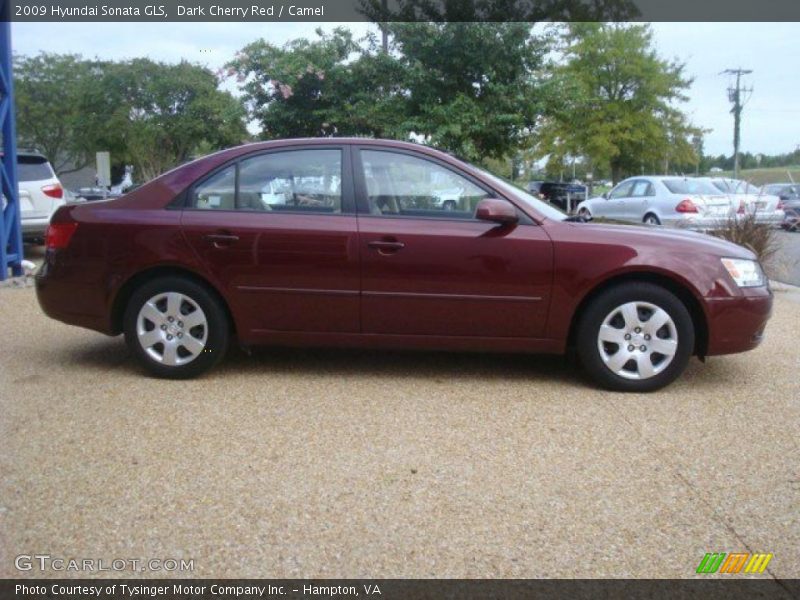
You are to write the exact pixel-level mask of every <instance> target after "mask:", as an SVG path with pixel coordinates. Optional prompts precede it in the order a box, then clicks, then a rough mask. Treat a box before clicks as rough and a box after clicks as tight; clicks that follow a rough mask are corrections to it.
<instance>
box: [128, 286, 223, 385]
mask: <svg viewBox="0 0 800 600" xmlns="http://www.w3.org/2000/svg"><path fill="white" fill-rule="evenodd" d="M229 329H230V328H229V325H228V319H227V315H226V313H225V310H224V308H223V307H222V305H221V303H220V301H219V300H218V299H217V297H216V296H215V295H214V294H212V293H211V292H210V291H209V290H208V289H207V288H206V287H205V286H203V285H201V284H199V283H197V282H195V281H193V280H191V279H188V278H184V277H164V278H159V279H155V280H152V281H149V282H147V283H145V284H144V285H142V286H141V287H140V288H138V289H137V290H136V291H135V292H134V293H133V294H132V296H131V298H130V301H129V302H128V305H127V308H126V310H125V315H124V330H125V341H126V342H127V344H128V347H129V348H130V350H131V352H132V353H133V355H134V356H135V357H136V359H137V360H138V361H139V363H140V364H141V365H142V366H144V368H145V369H147V370H148V371H149V372H150V373H152V374H153V375H156V376H157V377H168V378H173V379H185V378H188V377H195V376H197V375H199V374H201V373H203V372H204V371H207V370H208V369H210V368H211V367H213V366H214V365H215V364H217V362H219V361H220V360H221V359H222V357H223V356H224V355H225V351H226V350H227V347H228V338H229Z"/></svg>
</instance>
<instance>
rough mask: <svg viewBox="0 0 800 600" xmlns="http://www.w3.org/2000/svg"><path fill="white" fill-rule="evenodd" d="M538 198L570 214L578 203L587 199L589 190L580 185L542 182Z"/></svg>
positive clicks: (563, 182)
mask: <svg viewBox="0 0 800 600" xmlns="http://www.w3.org/2000/svg"><path fill="white" fill-rule="evenodd" d="M539 197H540V198H542V199H543V200H546V201H547V202H549V203H550V204H553V205H555V206H557V207H558V208H560V209H561V210H563V211H564V212H569V213H571V212H573V210H574V209H575V207H576V206H577V205H578V203H580V202H583V201H584V200H586V199H587V198H588V197H589V188H587V187H586V186H585V185H583V184H580V183H570V182H567V181H544V182H542V185H541V186H540V187H539Z"/></svg>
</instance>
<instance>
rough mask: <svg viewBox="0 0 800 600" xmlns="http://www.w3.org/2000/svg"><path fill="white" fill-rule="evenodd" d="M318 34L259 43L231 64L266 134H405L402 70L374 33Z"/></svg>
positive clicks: (267, 136) (342, 30)
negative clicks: (361, 36)
mask: <svg viewBox="0 0 800 600" xmlns="http://www.w3.org/2000/svg"><path fill="white" fill-rule="evenodd" d="M317 36H318V39H316V40H314V41H309V40H306V39H297V40H294V41H291V42H289V43H287V44H286V45H284V46H276V45H274V44H272V43H270V42H267V41H265V40H263V39H262V40H258V41H256V42H253V43H251V44H248V45H247V46H245V47H244V48H243V49H242V50H241V51H240V52H238V53H237V55H236V57H235V59H234V60H233V61H231V62H230V63H229V64H228V65H227V74H228V75H229V76H236V78H237V80H238V81H239V83H240V86H241V89H242V91H243V93H244V98H245V100H246V103H247V106H248V109H249V112H250V116H251V118H253V119H255V120H257V121H258V122H259V123H260V124H261V136H262V137H263V138H265V139H272V138H282V137H306V136H309V137H313V136H326V135H340V136H341V135H370V136H376V137H396V136H400V135H402V126H401V123H402V122H403V119H404V112H403V111H404V106H403V102H402V95H401V92H402V88H401V82H402V75H401V73H400V68H399V65H398V64H397V63H396V61H395V60H393V59H392V58H391V57H390V56H387V55H385V54H383V53H380V52H377V50H376V44H375V40H374V38H370V39H367V40H365V44H364V45H363V46H362V45H359V44H358V43H357V42H356V41H354V40H353V36H352V34H351V32H350V31H349V30H347V29H345V28H341V27H340V28H337V29H335V30H334V31H333V32H332V33H330V34H325V33H323V32H322V31H321V30H317Z"/></svg>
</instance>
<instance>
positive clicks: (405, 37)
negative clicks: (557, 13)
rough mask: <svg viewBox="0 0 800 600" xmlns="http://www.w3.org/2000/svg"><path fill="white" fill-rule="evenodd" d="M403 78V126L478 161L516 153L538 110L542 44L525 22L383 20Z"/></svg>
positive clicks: (545, 45)
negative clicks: (404, 103) (399, 21)
mask: <svg viewBox="0 0 800 600" xmlns="http://www.w3.org/2000/svg"><path fill="white" fill-rule="evenodd" d="M387 27H388V30H389V32H390V33H391V35H392V38H393V44H394V48H395V50H396V52H397V56H398V58H397V60H398V62H399V63H400V64H401V65H402V66H403V72H404V75H405V79H404V81H405V86H404V87H405V88H406V94H405V96H404V98H405V100H406V105H407V109H406V113H407V115H408V117H407V120H406V126H407V127H408V129H409V130H410V131H413V132H414V133H417V134H420V135H423V136H425V138H426V139H427V140H428V141H429V142H430V143H431V144H433V145H435V146H437V147H440V148H444V149H446V150H449V151H451V152H454V153H456V154H459V155H461V156H463V157H465V158H467V159H470V160H474V161H482V160H484V159H486V158H487V157H492V158H500V157H503V156H508V155H510V154H513V153H514V152H516V151H517V150H518V149H519V147H520V143H521V142H522V141H523V140H524V138H525V136H526V134H527V133H528V131H529V129H530V128H531V127H533V125H534V124H535V122H536V118H537V116H538V115H539V112H540V108H541V106H540V102H539V93H538V86H537V74H538V71H539V69H540V68H541V66H542V64H543V59H544V56H545V53H546V51H547V44H546V42H545V40H544V39H543V38H541V37H537V36H534V35H533V34H532V28H531V25H530V23H464V22H452V23H397V22H395V23H389V24H387Z"/></svg>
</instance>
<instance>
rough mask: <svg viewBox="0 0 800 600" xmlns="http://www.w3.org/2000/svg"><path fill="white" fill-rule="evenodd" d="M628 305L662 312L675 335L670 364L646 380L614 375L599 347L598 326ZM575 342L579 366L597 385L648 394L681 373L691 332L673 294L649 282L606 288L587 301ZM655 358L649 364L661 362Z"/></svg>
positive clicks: (690, 344) (690, 324) (686, 314)
mask: <svg viewBox="0 0 800 600" xmlns="http://www.w3.org/2000/svg"><path fill="white" fill-rule="evenodd" d="M630 302H643V303H648V304H652V305H655V306H656V307H658V308H661V309H663V310H664V311H666V312H667V314H668V315H669V317H670V318H671V319H672V322H673V324H674V327H675V332H676V334H677V349H676V351H675V353H674V355H673V357H672V362H670V363H668V364H667V365H666V367H664V368H663V370H661V371H660V372H658V373H657V374H655V375H653V376H651V377H648V378H646V379H629V378H627V377H624V376H620V375H618V374H617V373H615V372H614V371H613V370H612V369H611V368H609V366H607V365H606V363H605V362H604V360H603V357H602V356H601V350H600V348H599V342H598V338H599V335H600V327H601V325H603V322H604V320H605V319H606V317H607V316H608V315H610V314H611V313H612V311H614V309H615V308H618V307H621V306H622V305H624V304H627V303H630ZM576 342H577V352H578V357H579V359H580V362H581V364H582V365H583V367H584V369H586V371H587V372H588V373H589V375H590V376H591V377H592V378H593V379H594V380H595V381H596V382H597V383H599V384H600V385H601V386H603V387H605V388H607V389H609V390H614V391H620V392H652V391H655V390H657V389H660V388H662V387H664V386H666V385H668V384H670V383H672V382H673V381H674V380H675V379H676V378H677V377H678V376H679V375H680V374H681V373H682V372H683V371H684V369H685V368H686V365H687V364H688V362H689V359H690V358H691V356H692V354H693V352H694V343H695V330H694V323H693V322H692V317H691V315H690V314H689V311H688V310H687V308H686V306H685V305H684V304H683V302H681V300H680V299H678V298H677V297H676V296H675V295H674V294H672V293H671V292H669V291H667V290H666V289H664V288H663V287H661V286H658V285H654V284H651V283H644V282H642V283H639V282H631V283H623V284H620V285H617V286H614V287H612V288H609V289H608V290H605V291H604V292H602V293H601V294H600V295H598V296H597V297H596V298H594V299H593V300H592V301H591V303H590V304H589V305H588V306H587V307H586V309H585V310H584V311H583V314H582V315H581V317H580V320H579V322H578V324H577V337H576ZM625 343H629V342H625ZM635 343H637V342H634V344H635ZM643 343H648V342H643ZM651 351H652V350H651ZM655 356H656V359H652V358H651V363H653V362H655V360H657V359H661V356H660V355H658V354H656V355H655ZM661 360H663V359H661ZM634 362H635V361H634ZM634 366H635V365H634Z"/></svg>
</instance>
